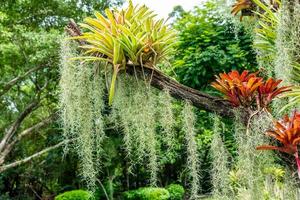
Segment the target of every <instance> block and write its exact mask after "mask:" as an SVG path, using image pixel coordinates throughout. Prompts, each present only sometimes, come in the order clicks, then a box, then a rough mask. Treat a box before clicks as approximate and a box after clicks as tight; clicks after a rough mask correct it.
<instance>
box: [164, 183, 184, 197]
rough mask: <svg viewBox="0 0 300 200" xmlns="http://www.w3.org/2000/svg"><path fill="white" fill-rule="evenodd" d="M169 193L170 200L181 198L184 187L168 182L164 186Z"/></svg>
mask: <svg viewBox="0 0 300 200" xmlns="http://www.w3.org/2000/svg"><path fill="white" fill-rule="evenodd" d="M166 189H167V190H168V191H169V193H170V200H182V199H183V195H184V188H183V187H182V186H181V185H179V184H170V185H168V186H167V188H166Z"/></svg>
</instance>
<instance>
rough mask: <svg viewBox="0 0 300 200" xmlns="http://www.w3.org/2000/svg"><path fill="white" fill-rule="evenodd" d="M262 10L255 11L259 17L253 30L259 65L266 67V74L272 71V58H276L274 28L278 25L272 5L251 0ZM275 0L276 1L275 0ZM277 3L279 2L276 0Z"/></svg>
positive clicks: (259, 0)
mask: <svg viewBox="0 0 300 200" xmlns="http://www.w3.org/2000/svg"><path fill="white" fill-rule="evenodd" d="M253 2H254V3H255V4H256V5H257V6H258V7H259V9H260V10H261V11H262V12H259V13H257V15H258V17H259V19H258V22H257V23H258V24H257V25H256V28H255V29H254V32H255V39H254V48H255V49H256V50H257V60H258V63H259V66H260V67H262V68H265V69H266V72H267V75H272V74H273V71H274V60H275V58H276V53H277V48H276V44H275V43H276V42H275V41H276V38H277V33H276V29H277V26H278V21H279V19H278V13H277V12H276V10H274V9H273V7H272V5H270V4H268V3H267V4H265V1H261V0H254V1H253ZM276 2H277V1H276ZM278 3H280V2H279V1H278Z"/></svg>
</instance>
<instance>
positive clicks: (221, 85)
mask: <svg viewBox="0 0 300 200" xmlns="http://www.w3.org/2000/svg"><path fill="white" fill-rule="evenodd" d="M257 74H258V72H256V73H249V72H248V71H247V70H244V71H243V72H242V73H241V74H240V73H239V72H238V71H236V70H232V71H231V72H229V73H228V74H226V73H220V74H219V76H216V81H215V82H213V83H212V84H211V85H212V87H214V88H215V89H217V90H218V91H220V92H221V93H223V95H224V98H225V99H226V100H227V101H229V102H230V103H231V105H232V106H233V107H240V106H241V107H244V108H252V107H253V106H256V108H257V110H260V109H264V108H266V109H267V108H268V105H269V104H270V102H271V101H272V100H273V99H274V98H275V97H277V96H278V95H280V94H282V93H284V92H286V91H289V90H290V87H288V86H283V87H279V84H280V83H281V80H274V79H273V78H269V79H268V80H267V81H264V79H263V78H262V77H259V76H257Z"/></svg>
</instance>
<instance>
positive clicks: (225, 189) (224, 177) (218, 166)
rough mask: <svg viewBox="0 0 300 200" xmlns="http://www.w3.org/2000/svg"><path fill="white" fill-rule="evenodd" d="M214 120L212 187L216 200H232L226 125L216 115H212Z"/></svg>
mask: <svg viewBox="0 0 300 200" xmlns="http://www.w3.org/2000/svg"><path fill="white" fill-rule="evenodd" d="M210 116H211V117H212V118H213V120H214V129H213V133H214V135H213V138H212V143H211V155H212V166H213V167H212V185H213V194H214V198H215V199H224V198H225V199H232V197H233V194H232V191H231V190H230V187H229V185H230V180H229V173H230V168H229V152H228V151H227V149H226V147H225V146H224V143H223V141H222V133H223V130H224V124H222V122H221V120H220V118H219V117H218V116H216V115H210Z"/></svg>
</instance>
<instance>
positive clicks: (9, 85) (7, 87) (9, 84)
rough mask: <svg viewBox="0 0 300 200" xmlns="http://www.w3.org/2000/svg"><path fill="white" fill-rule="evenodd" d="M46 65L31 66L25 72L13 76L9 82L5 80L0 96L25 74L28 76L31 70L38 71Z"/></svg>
mask: <svg viewBox="0 0 300 200" xmlns="http://www.w3.org/2000/svg"><path fill="white" fill-rule="evenodd" d="M46 66H47V65H40V66H37V67H34V68H31V69H30V70H28V71H27V72H25V73H24V74H22V75H20V76H17V77H15V78H14V79H12V80H10V81H9V82H7V83H6V84H5V85H4V86H3V87H2V88H1V89H0V97H1V96H2V95H4V94H5V93H6V92H8V91H9V90H10V88H12V87H13V86H14V85H15V84H17V83H18V82H19V81H21V80H23V79H24V78H25V77H26V76H28V75H29V74H31V73H32V72H35V71H38V70H40V69H42V68H44V67H46Z"/></svg>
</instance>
